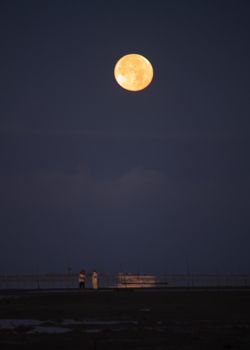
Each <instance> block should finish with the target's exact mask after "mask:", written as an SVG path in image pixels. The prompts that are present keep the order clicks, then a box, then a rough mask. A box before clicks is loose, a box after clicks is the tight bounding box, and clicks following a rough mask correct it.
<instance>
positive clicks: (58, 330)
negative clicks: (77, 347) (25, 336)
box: [27, 326, 71, 334]
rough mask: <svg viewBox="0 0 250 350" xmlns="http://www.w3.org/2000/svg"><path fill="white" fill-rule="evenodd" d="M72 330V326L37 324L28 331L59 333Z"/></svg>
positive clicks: (33, 332) (34, 332)
mask: <svg viewBox="0 0 250 350" xmlns="http://www.w3.org/2000/svg"><path fill="white" fill-rule="evenodd" d="M67 332H71V329H70V328H64V327H55V326H52V327H50V326H36V327H35V328H34V329H32V330H31V331H29V332H27V333H29V334H37V333H46V334H59V333H67Z"/></svg>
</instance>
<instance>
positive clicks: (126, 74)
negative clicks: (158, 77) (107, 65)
mask: <svg viewBox="0 0 250 350" xmlns="http://www.w3.org/2000/svg"><path fill="white" fill-rule="evenodd" d="M114 75H115V79H116V81H117V83H118V84H119V85H120V86H121V87H123V88H124V89H126V90H129V91H140V90H143V89H145V88H146V87H147V86H148V85H149V84H150V83H151V81H152V79H153V76H154V71H153V67H152V65H151V63H150V62H149V60H147V59H146V57H144V56H142V55H138V54H135V53H132V54H129V55H125V56H123V57H122V58H120V59H119V61H118V62H117V63H116V65H115V70H114Z"/></svg>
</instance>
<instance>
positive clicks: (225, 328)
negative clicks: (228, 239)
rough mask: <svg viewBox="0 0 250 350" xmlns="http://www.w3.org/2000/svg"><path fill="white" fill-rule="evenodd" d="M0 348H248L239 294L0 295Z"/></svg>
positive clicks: (245, 304) (248, 307)
mask: <svg viewBox="0 0 250 350" xmlns="http://www.w3.org/2000/svg"><path fill="white" fill-rule="evenodd" d="M0 349H1V350H5V349H32V350H34V349H36V350H39V349H62V350H63V349H82V350H84V349H85V350H89V349H93V350H94V349H95V350H97V349H98V350H99V349H109V350H113V349H116V350H117V349H118V350H123V349H132V350H133V349H154V350H158V349H169V350H171V349H192V350H196V349H204V350H206V349H213V350H216V349H228V350H230V349H246V350H249V349H250V292H249V291H247V290H217V291H215V290H207V291H205V290H200V291H198V290H196V291H192V290H165V291H164V290H150V291H146V290H135V291H132V290H99V291H97V292H94V291H88V290H85V291H78V290H71V291H33V292H32V291H30V292H29V291H26V292H21V291H17V292H9V293H7V292H6V291H5V292H4V291H2V292H0Z"/></svg>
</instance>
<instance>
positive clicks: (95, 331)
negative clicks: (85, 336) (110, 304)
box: [84, 328, 103, 333]
mask: <svg viewBox="0 0 250 350" xmlns="http://www.w3.org/2000/svg"><path fill="white" fill-rule="evenodd" d="M102 331H103V329H99V328H92V329H85V330H84V332H85V333H100V332H102Z"/></svg>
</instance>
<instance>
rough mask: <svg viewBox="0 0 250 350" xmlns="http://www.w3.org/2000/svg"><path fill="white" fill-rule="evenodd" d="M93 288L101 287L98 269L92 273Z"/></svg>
mask: <svg viewBox="0 0 250 350" xmlns="http://www.w3.org/2000/svg"><path fill="white" fill-rule="evenodd" d="M92 288H93V289H98V288H99V277H98V273H97V272H96V271H93V273H92Z"/></svg>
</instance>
